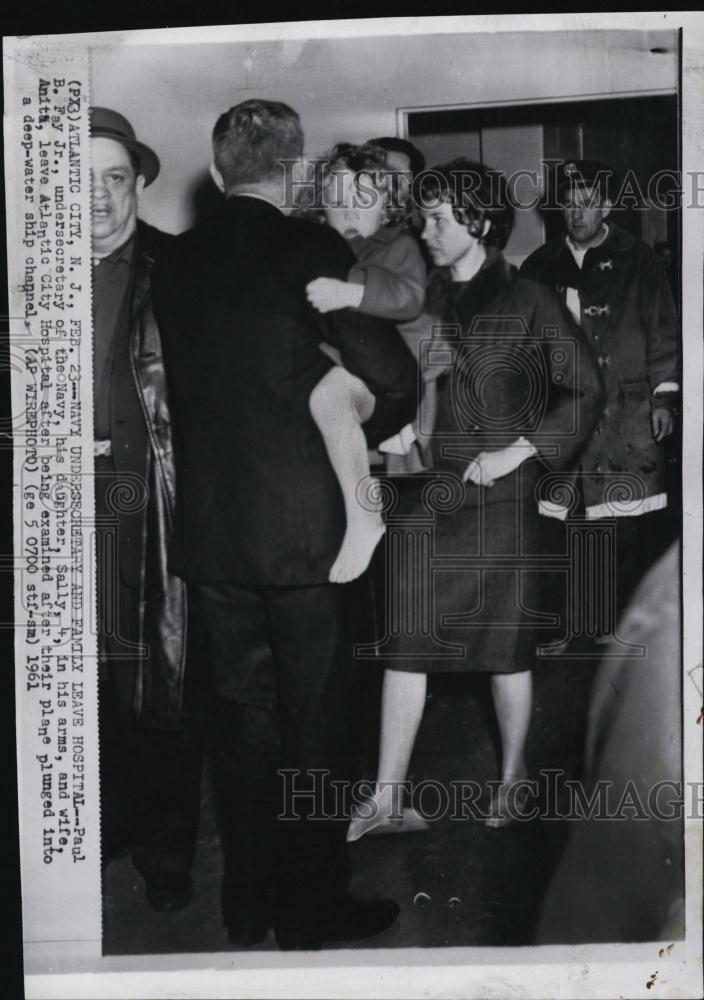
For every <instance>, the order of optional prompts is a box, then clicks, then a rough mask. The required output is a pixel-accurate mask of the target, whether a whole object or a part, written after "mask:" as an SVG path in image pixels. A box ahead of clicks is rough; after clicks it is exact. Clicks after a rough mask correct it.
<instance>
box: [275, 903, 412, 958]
mask: <svg viewBox="0 0 704 1000" xmlns="http://www.w3.org/2000/svg"><path fill="white" fill-rule="evenodd" d="M399 912H400V907H399V905H398V903H395V902H394V900H393V899H372V900H369V901H362V900H359V899H354V898H353V897H352V896H349V895H347V894H345V895H344V896H342V897H341V898H340V900H339V901H337V902H336V903H335V904H334V905H331V906H329V907H326V908H325V912H324V913H320V914H319V915H318V916H317V918H316V919H315V920H308V919H304V917H303V915H302V914H300V913H299V914H298V915H297V917H296V915H295V914H292V913H289V914H287V915H286V916H285V917H284V916H281V917H280V918H279V919H278V920H277V922H276V925H275V927H274V934H275V935H276V943H277V944H278V946H279V948H281V949H282V950H283V951H292V950H296V951H315V950H317V949H318V948H320V947H321V946H322V945H323V944H325V943H326V942H330V943H331V942H333V941H359V940H360V939H362V938H367V937H373V935H374V934H380V933H381V931H385V930H386V928H387V927H390V926H391V924H392V923H393V922H394V920H396V918H397V917H398V915H399Z"/></svg>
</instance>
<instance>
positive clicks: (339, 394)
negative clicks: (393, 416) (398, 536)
mask: <svg viewBox="0 0 704 1000" xmlns="http://www.w3.org/2000/svg"><path fill="white" fill-rule="evenodd" d="M375 403H376V401H375V399H374V396H373V394H372V393H371V392H370V391H369V389H368V388H367V387H366V385H365V384H364V382H362V380H361V379H359V378H357V377H356V376H355V375H351V374H350V373H349V372H348V371H347V370H346V369H345V368H342V367H341V366H339V365H336V366H335V367H334V368H331V369H330V371H329V372H327V374H326V375H324V376H323V378H322V379H321V380H320V382H319V383H318V384H317V385H316V387H315V389H313V392H312V393H311V397H310V411H311V414H312V415H313V419H314V420H315V422H316V424H317V425H318V428H319V429H320V433H321V434H322V435H323V440H324V441H325V447H326V448H327V452H328V456H329V458H330V463H331V465H332V467H333V469H334V470H335V475H336V476H337V481H338V482H339V484H340V489H341V490H342V496H343V499H344V503H345V514H346V517H347V528H346V530H345V537H344V538H343V540H342V547H341V548H340V551H339V553H338V554H337V558H336V559H335V562H334V563H333V565H332V568H331V570H330V573H329V576H328V579H329V580H330V582H331V583H348V582H349V581H350V580H354V579H356V578H357V577H358V576H361V574H362V573H363V572H364V571H365V569H366V568H367V566H368V565H369V562H370V560H371V558H372V555H373V554H374V549H375V548H376V546H377V545H378V543H379V541H380V539H381V536H382V535H383V534H384V531H385V528H384V522H383V520H382V517H381V513H380V507H379V506H378V505H377V506H376V508H375V509H371V510H369V509H367V508H368V507H371V506H373V501H370V500H369V499H368V498H369V496H370V492H371V493H373V490H371V491H369V490H365V507H362V506H361V505H360V503H359V501H358V499H357V487H358V485H359V483H360V482H361V481H362V480H363V479H365V478H368V477H369V462H368V459H367V442H366V439H365V437H364V431H363V430H362V424H363V423H365V421H367V420H369V418H370V417H371V415H372V413H373V412H374V406H375Z"/></svg>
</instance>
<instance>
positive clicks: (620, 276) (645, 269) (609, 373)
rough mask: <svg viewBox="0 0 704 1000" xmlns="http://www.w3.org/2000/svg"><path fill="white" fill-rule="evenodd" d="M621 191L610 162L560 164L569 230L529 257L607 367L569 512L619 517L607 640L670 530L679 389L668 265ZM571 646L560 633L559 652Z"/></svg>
mask: <svg viewBox="0 0 704 1000" xmlns="http://www.w3.org/2000/svg"><path fill="white" fill-rule="evenodd" d="M616 190H617V185H616V179H615V177H614V174H613V171H612V170H610V169H609V168H608V167H606V166H604V165H603V164H601V163H599V162H597V161H595V160H577V161H568V162H565V163H563V164H562V166H561V168H560V169H559V171H558V179H557V196H558V201H559V203H560V206H561V210H562V217H563V221H564V226H565V233H564V235H560V236H558V237H556V238H555V239H553V240H550V241H549V242H548V243H546V244H545V246H543V247H540V248H539V249H538V250H536V251H535V252H534V253H532V254H531V255H530V257H528V259H527V260H526V261H525V263H524V264H523V267H522V273H523V274H524V275H526V276H527V277H532V278H535V279H536V280H538V281H541V282H544V283H545V284H547V285H549V286H550V287H551V288H553V289H555V291H556V292H557V294H558V295H559V296H560V297H561V298H562V300H563V301H564V302H565V304H566V305H567V307H568V308H569V310H570V311H571V313H572V315H573V316H574V318H575V319H576V321H577V322H578V323H579V325H580V326H581V327H582V329H583V330H584V331H585V332H586V334H587V337H588V339H589V341H590V343H591V344H592V346H593V347H594V350H595V352H596V354H597V360H598V362H599V366H600V368H601V371H602V375H603V378H604V383H605V388H606V402H605V404H604V407H603V411H602V413H601V417H600V419H599V422H598V424H597V426H596V428H595V430H594V432H593V434H592V437H591V438H590V440H589V442H588V443H587V445H586V447H585V449H584V451H583V452H582V454H581V457H580V463H579V469H578V473H577V477H576V483H577V487H578V500H577V505H576V510H574V511H573V513H577V514H578V515H580V516H582V517H584V518H585V519H586V520H588V521H603V520H604V519H615V528H616V534H615V538H616V552H615V556H616V577H615V582H616V593H615V594H613V593H612V589H611V585H610V576H609V578H606V579H604V581H603V583H604V584H605V587H604V589H603V590H602V592H601V593H600V597H601V598H602V600H605V601H607V602H608V603H609V604H610V607H604V608H603V619H602V622H601V625H600V630H601V631H602V632H603V633H604V635H603V638H605V639H606V638H608V636H609V634H611V633H612V632H613V626H614V624H615V621H616V620H617V618H618V615H619V614H620V612H621V611H622V610H623V609H624V608H625V606H626V603H627V601H628V598H629V596H630V594H631V593H632V591H633V589H634V587H635V586H636V585H637V584H638V582H639V580H640V579H641V577H642V576H643V574H644V573H645V572H646V570H647V568H648V566H649V565H650V564H651V563H652V562H653V561H654V560H655V559H657V557H658V556H659V555H660V554H661V553H662V552H663V551H664V549H665V548H666V547H667V544H668V543H669V541H670V535H671V531H670V528H669V522H668V521H667V514H666V507H667V502H668V498H667V492H666V477H665V471H666V468H665V454H664V448H663V441H664V440H665V439H666V438H667V437H669V435H670V434H671V433H672V430H673V424H674V417H673V409H674V407H675V404H676V402H677V397H678V392H679V351H678V335H677V313H676V310H675V304H674V301H673V298H672V293H671V291H670V287H669V283H668V280H667V275H666V272H665V270H664V268H663V267H662V265H661V263H660V262H659V260H658V258H657V257H656V255H655V253H654V252H653V251H652V250H651V249H650V247H648V246H646V244H645V243H643V242H642V241H641V240H639V239H637V238H636V237H635V236H633V235H631V234H630V233H629V232H626V230H624V229H622V228H621V227H619V226H617V225H616V224H615V223H614V222H613V220H612V219H611V218H610V213H611V210H612V207H613V205H612V200H613V199H615V197H616ZM543 512H544V513H548V514H550V515H552V516H556V517H558V518H560V519H565V518H566V517H567V513H568V511H567V509H566V508H565V507H562V506H560V505H558V504H555V503H552V504H550V503H544V504H543ZM592 603H593V604H596V601H595V600H594V601H593V602H592ZM584 610H585V611H586V610H587V609H584ZM591 610H593V608H592V609H591ZM564 648H566V642H560V641H559V640H558V642H557V644H555V648H554V650H553V651H554V652H561V651H562V650H563V649H564Z"/></svg>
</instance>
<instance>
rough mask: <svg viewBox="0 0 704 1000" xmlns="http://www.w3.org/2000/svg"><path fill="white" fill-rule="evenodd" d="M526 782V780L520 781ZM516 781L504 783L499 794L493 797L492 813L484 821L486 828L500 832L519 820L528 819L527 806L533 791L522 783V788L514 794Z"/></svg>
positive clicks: (499, 789) (500, 786)
mask: <svg viewBox="0 0 704 1000" xmlns="http://www.w3.org/2000/svg"><path fill="white" fill-rule="evenodd" d="M520 780H521V781H522V782H525V779H520ZM515 784H516V781H502V782H501V784H500V785H499V788H498V794H497V795H492V797H491V812H490V813H489V815H488V816H487V818H486V819H485V820H484V823H485V825H486V826H488V827H489V828H490V829H492V830H500V829H502V828H503V827H505V826H510V825H511V824H512V823H515V822H516V820H519V819H528V818H529V817H527V816H526V815H525V806H526V804H527V802H528V800H529V798H530V794H531V790H530V788H528V787H527V786H526V784H525V783H522V784H521V786H520V788H518V789H516V791H515V792H513V794H511V793H512V789H513V787H514V785H515Z"/></svg>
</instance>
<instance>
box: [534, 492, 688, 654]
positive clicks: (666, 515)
mask: <svg viewBox="0 0 704 1000" xmlns="http://www.w3.org/2000/svg"><path fill="white" fill-rule="evenodd" d="M544 520H545V522H546V523H545V525H544V532H545V537H546V545H547V547H548V548H549V550H550V551H551V552H553V553H559V552H563V553H564V552H569V555H570V569H569V572H570V575H571V579H570V582H569V586H568V587H567V588H565V586H564V578H562V585H561V587H560V588H559V589H558V587H557V586H556V585H555V584H554V581H553V593H554V606H556V607H557V606H559V605H560V603H561V600H560V598H561V597H562V600H564V599H565V598H566V597H567V596H568V595H569V596H570V599H569V601H568V602H567V603H566V605H564V606H563V608H562V611H563V614H564V615H565V622H566V629H567V634H568V635H570V636H582V635H585V634H588V635H592V636H593V635H611V634H613V633H614V631H617V626H618V621H619V619H620V618H621V616H622V615H623V612H624V611H625V609H626V607H627V605H628V602H629V601H630V599H631V597H632V596H633V592H634V591H635V589H636V587H637V586H638V584H639V583H640V581H641V580H642V579H643V577H644V576H645V574H646V573H647V571H648V569H649V568H650V567H651V566H652V565H653V563H654V562H656V561H657V559H658V558H659V557H660V556H661V555H662V554H663V552H664V551H665V550H666V549H667V548H668V546H669V545H670V544H671V543H672V541H673V540H674V539H675V538H676V537H677V535H678V531H679V525H678V521H677V515H676V512H675V511H672V510H670V509H667V508H666V509H664V510H658V511H652V512H650V513H648V514H641V515H639V516H637V517H615V518H610V519H604V520H599V519H596V520H592V521H587V520H584V517H583V516H582V517H581V518H580V517H576V518H575V519H574V520H571V521H568V522H566V523H564V524H563V523H561V522H558V521H552V520H551V519H549V518H545V519H544ZM566 539H567V541H568V545H567V546H566ZM570 539H571V540H570Z"/></svg>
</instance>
